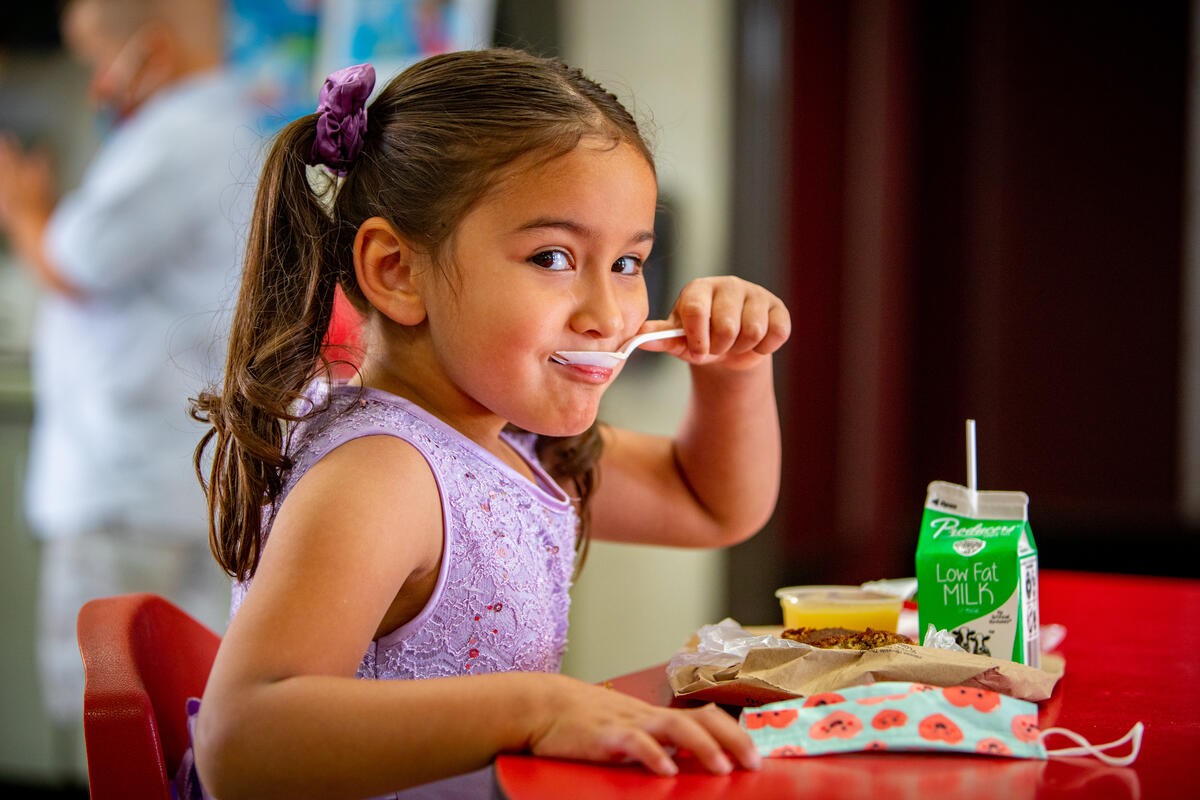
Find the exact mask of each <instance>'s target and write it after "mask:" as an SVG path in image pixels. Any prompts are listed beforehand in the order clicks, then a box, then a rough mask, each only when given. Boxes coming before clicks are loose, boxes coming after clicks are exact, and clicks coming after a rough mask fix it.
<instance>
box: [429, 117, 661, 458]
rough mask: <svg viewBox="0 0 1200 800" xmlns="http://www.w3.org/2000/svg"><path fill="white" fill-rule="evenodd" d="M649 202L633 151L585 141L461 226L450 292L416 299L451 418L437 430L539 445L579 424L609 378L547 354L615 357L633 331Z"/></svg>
mask: <svg viewBox="0 0 1200 800" xmlns="http://www.w3.org/2000/svg"><path fill="white" fill-rule="evenodd" d="M657 194H658V187H657V184H656V181H655V178H654V173H653V170H652V169H651V167H650V165H649V164H647V163H646V160H645V158H643V156H642V155H641V154H640V153H639V152H638V151H637V150H635V149H634V148H633V147H631V146H630V145H627V144H620V145H618V146H616V147H613V146H612V145H611V143H610V142H607V141H602V140H599V139H587V138H585V139H584V140H583V141H582V142H581V143H580V144H579V146H578V147H576V148H575V149H574V150H572V151H571V152H569V153H567V154H566V155H564V156H561V157H559V158H556V159H553V160H551V161H549V162H544V163H537V162H535V163H534V165H533V166H531V167H529V168H526V169H518V170H514V171H513V172H512V174H510V175H509V176H508V177H506V178H505V179H504V180H503V181H502V182H501V183H500V185H499V186H498V187H497V188H496V189H494V190H493V191H492V193H491V194H489V195H488V196H487V197H486V198H485V199H484V200H483V201H482V202H481V203H479V204H478V205H477V206H476V207H475V208H474V209H473V210H472V211H470V212H469V213H468V214H467V216H466V217H465V218H464V219H463V221H462V223H461V224H460V225H459V227H458V229H457V231H456V232H455V237H454V246H453V255H452V258H453V263H454V267H453V269H452V273H453V274H452V276H451V278H450V280H446V279H445V278H444V277H443V278H437V277H433V276H432V275H430V276H429V277H428V278H427V279H426V280H424V281H423V284H424V286H423V288H422V292H421V293H422V297H423V298H424V300H425V304H426V312H427V314H428V319H429V326H428V331H429V336H430V344H431V347H432V352H433V353H434V357H435V359H436V361H437V363H438V368H439V370H440V371H441V372H442V373H444V375H445V377H446V378H447V379H448V384H447V386H446V387H444V388H445V389H446V390H448V394H447V396H445V397H444V398H442V400H444V401H447V403H448V405H449V406H450V407H445V406H444V407H443V408H442V409H440V412H441V413H442V414H445V415H450V416H454V417H456V418H453V419H448V420H447V421H449V422H451V423H452V424H456V425H457V426H458V427H460V429H462V430H464V431H467V432H468V435H470V432H469V428H471V427H473V426H477V425H482V426H483V430H489V429H494V428H495V425H496V423H497V421H506V422H512V423H514V424H516V425H518V426H520V427H522V428H525V429H526V430H530V431H534V432H536V433H541V434H546V435H552V436H566V435H572V434H576V433H579V432H581V431H583V430H585V429H586V428H587V427H588V426H589V425H591V424H592V422H593V421H594V420H595V418H596V413H597V411H598V409H599V403H600V398H601V396H602V395H603V393H604V390H605V389H606V388H607V387H608V386H609V384H610V383H611V382H612V379H613V377H614V376H615V375H616V373H617V372H618V371H619V368H617V369H615V370H614V369H606V368H595V367H586V368H585V367H570V366H564V365H562V364H558V363H555V362H554V361H552V360H551V359H550V354H551V353H553V352H555V351H556V350H585V349H595V350H615V349H616V348H617V347H618V346H619V345H620V344H621V343H622V342H624V341H625V340H626V339H628V338H629V337H630V336H632V335H634V334H635V333H637V332H638V329H639V328H640V327H641V325H642V323H643V322H645V321H646V316H647V314H648V302H647V296H646V285H645V282H644V280H643V277H642V264H643V263H644V262H645V260H646V258H647V257H648V256H649V254H650V248H651V245H652V244H653V239H654V234H653V230H654V210H655V205H656V202H657ZM455 395H457V396H455ZM459 414H462V415H463V416H462V417H458V415H459ZM472 418H474V419H472Z"/></svg>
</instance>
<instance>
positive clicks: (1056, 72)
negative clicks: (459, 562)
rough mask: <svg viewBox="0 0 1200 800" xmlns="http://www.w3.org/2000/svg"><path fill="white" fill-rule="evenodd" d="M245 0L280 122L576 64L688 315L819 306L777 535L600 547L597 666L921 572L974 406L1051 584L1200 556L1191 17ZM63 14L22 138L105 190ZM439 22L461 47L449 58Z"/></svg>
mask: <svg viewBox="0 0 1200 800" xmlns="http://www.w3.org/2000/svg"><path fill="white" fill-rule="evenodd" d="M229 3H230V10H231V12H232V17H231V25H230V30H229V53H230V58H231V60H232V61H233V63H234V64H235V66H237V68H239V69H241V70H242V71H243V73H244V75H245V79H246V80H247V81H252V82H253V83H254V84H255V86H256V87H257V88H258V89H259V90H260V96H261V100H262V103H263V121H262V135H263V136H264V137H265V136H269V135H270V133H271V131H272V130H274V129H275V128H277V127H278V126H279V125H280V124H281V123H282V122H284V121H286V120H288V119H290V118H292V117H294V116H296V115H298V114H300V113H306V112H307V111H308V110H309V109H310V108H312V107H313V105H314V103H315V96H316V90H317V88H318V87H319V85H320V82H321V80H322V78H323V77H324V75H325V74H326V73H327V72H328V71H329V70H330V69H333V68H336V67H339V66H343V65H345V64H348V63H353V62H355V61H361V60H366V59H370V60H372V61H374V62H375V63H376V65H377V67H379V70H380V73H381V79H382V78H384V77H386V76H388V75H390V74H391V73H392V72H394V71H396V70H398V69H400V68H401V67H403V66H404V64H405V63H407V61H408V60H411V59H412V58H415V57H419V55H420V54H422V53H424V52H431V51H432V50H433V49H438V48H443V49H444V48H447V47H471V46H479V45H481V44H489V43H494V44H504V45H511V46H518V47H524V48H527V49H530V50H533V51H535V52H539V53H542V54H547V55H560V56H562V57H563V58H564V59H566V60H567V61H568V62H570V63H572V64H574V65H577V66H580V67H582V68H583V69H584V70H585V71H586V72H588V73H589V74H590V75H591V76H592V77H593V78H595V79H597V80H598V81H599V82H600V83H602V84H604V85H605V86H606V87H607V88H609V89H610V90H611V91H613V92H615V93H616V94H617V95H618V96H619V97H620V98H621V99H622V100H623V101H624V102H625V103H626V104H627V105H628V106H629V107H630V108H631V110H633V112H634V113H635V115H637V116H638V118H639V119H640V120H641V121H642V122H643V124H644V126H645V127H646V129H647V131H648V132H649V134H650V138H651V139H652V140H653V142H654V144H655V147H656V152H657V158H658V169H659V177H660V188H661V192H662V198H663V214H662V219H661V220H660V222H661V226H662V227H661V230H662V233H661V235H660V245H659V246H658V247H657V249H656V254H655V261H656V263H655V265H654V266H653V267H652V269H653V271H654V275H655V283H654V286H653V287H652V288H653V290H654V293H655V297H656V298H657V300H656V302H657V303H658V304H659V306H658V307H659V308H660V309H662V308H663V307H664V305H665V304H667V303H669V301H670V298H671V297H673V296H674V294H675V292H676V291H677V290H678V288H679V287H680V286H681V285H682V284H683V283H684V282H686V281H687V280H689V279H690V278H693V277H697V276H700V275H707V274H715V273H724V272H734V273H737V274H741V275H743V276H745V277H747V278H749V279H753V280H756V281H759V282H761V283H763V284H765V285H767V286H768V287H770V288H771V289H773V290H774V291H775V292H776V293H778V294H780V295H781V296H782V297H784V298H785V299H786V301H787V302H788V304H789V306H790V309H791V312H792V316H793V320H794V323H795V328H794V334H793V337H792V340H791V342H790V343H789V344H788V345H787V346H786V348H785V349H784V350H783V351H782V353H781V354H780V356H779V358H778V361H777V384H778V392H779V396H780V410H781V414H782V425H783V434H784V441H785V460H784V468H783V493H782V496H781V499H780V503H779V507H778V510H777V513H776V514H775V517H774V518H773V519H772V521H771V523H770V524H769V525H768V526H767V528H766V529H764V531H763V532H762V533H761V534H759V535H758V536H757V537H755V538H754V539H753V540H751V541H750V542H747V543H746V544H743V545H740V546H738V547H736V548H733V549H731V550H729V551H726V552H719V553H697V552H676V551H668V550H663V549H659V548H639V547H629V546H604V545H596V546H595V547H593V549H592V553H591V555H590V557H589V561H588V563H587V566H586V568H585V569H584V571H583V573H582V575H581V577H580V579H579V581H578V584H577V586H576V590H575V600H574V608H573V612H572V614H573V621H572V634H571V649H570V652H569V654H568V660H567V664H566V670H567V671H568V672H570V673H572V674H575V675H578V676H580V677H583V678H586V679H589V680H600V679H603V678H606V677H610V676H612V675H614V674H619V673H622V672H627V671H630V670H634V669H638V668H641V667H644V666H646V665H647V664H651V663H655V662H656V661H663V660H666V659H667V658H668V657H669V656H670V654H671V653H672V652H673V651H674V650H675V649H676V648H677V647H678V646H679V644H680V643H681V642H683V641H684V640H685V639H686V638H687V637H688V635H689V634H690V633H691V632H692V631H694V630H695V629H696V627H698V626H699V625H702V624H706V623H710V622H715V621H717V620H719V619H721V618H722V617H724V616H726V615H733V616H735V617H736V618H737V619H738V620H739V621H742V622H744V623H747V624H771V623H777V622H778V621H779V607H778V605H777V604H776V601H775V599H774V596H773V591H774V589H775V588H776V587H779V586H784V585H790V584H799V583H859V582H862V581H867V580H872V579H877V578H890V577H903V576H909V575H912V574H913V572H914V568H913V551H914V549H915V546H916V537H917V530H918V526H919V523H920V517H921V509H922V505H923V503H924V497H925V487H926V485H927V484H928V483H929V482H930V481H932V480H950V481H954V482H957V483H962V482H964V481H965V469H966V466H965V458H964V455H963V453H964V446H963V421H964V420H965V419H966V418H968V417H969V418H973V419H975V420H977V424H978V433H979V483H980V487H981V488H985V489H1006V490H1021V491H1025V492H1027V493H1028V494H1029V497H1030V518H1031V523H1032V528H1033V532H1034V535H1035V537H1036V539H1037V543H1038V547H1039V551H1040V553H1039V556H1040V563H1041V565H1042V567H1043V568H1066V569H1090V570H1100V571H1119V572H1135V573H1144V574H1154V575H1168V576H1172V575H1173V576H1193V577H1194V576H1196V575H1197V574H1198V573H1200V570H1198V569H1197V567H1196V565H1195V562H1193V561H1191V560H1190V559H1189V558H1188V557H1186V553H1188V552H1192V551H1191V547H1192V546H1194V544H1195V541H1196V534H1197V522H1198V520H1200V327H1198V326H1200V207H1198V206H1197V205H1196V203H1195V199H1196V189H1197V188H1200V160H1197V159H1196V157H1195V156H1196V154H1197V152H1198V151H1197V146H1196V141H1197V136H1198V134H1200V128H1197V125H1196V124H1195V120H1194V119H1193V118H1194V117H1195V115H1196V114H1197V113H1198V111H1200V104H1197V103H1196V102H1195V99H1194V95H1195V93H1196V91H1197V90H1196V86H1195V81H1194V78H1193V76H1194V74H1195V67H1194V65H1193V61H1194V60H1195V59H1196V42H1197V36H1196V32H1195V29H1196V25H1197V23H1198V21H1200V20H1198V17H1200V15H1197V14H1196V13H1195V12H1196V8H1195V4H1194V3H1193V2H1191V0H1159V2H1155V3H1152V4H1147V3H1140V2H1136V0H1122V1H1121V2H1116V1H1113V2H1088V3H1084V2H1066V0H1062V1H1060V2H1051V3H1046V2H1032V0H974V2H970V3H962V2H953V1H952V0H890V1H889V0H846V1H844V2H843V1H842V0H794V2H789V1H788V0H654V2H641V1H640V0H524V1H522V0H494V1H492V0H473V1H472V2H453V1H452V0H447V1H446V2H433V3H430V2H419V1H417V0H413V2H400V1H399V0H394V1H393V2H384V1H383V0H376V1H375V2H372V1H371V0H326V1H325V2H320V1H319V0H307V1H306V2H301V1H300V0H291V1H290V2H286V1H285V0H273V1H271V0H229ZM54 5H55V4H52V3H46V4H36V3H27V4H23V6H25V8H21V9H20V10H13V9H8V10H5V11H4V12H3V16H2V18H0V130H4V131H8V132H12V133H15V134H16V135H18V136H19V137H20V138H22V139H23V140H25V141H27V142H34V141H36V142H42V143H45V144H46V145H48V146H49V147H50V148H51V150H52V151H53V152H54V154H55V157H56V161H57V163H58V165H59V167H60V174H61V175H62V180H63V182H64V186H69V185H71V184H72V183H73V182H74V181H75V180H76V179H77V178H78V174H79V170H80V169H81V168H82V165H83V164H85V163H86V162H87V158H88V156H89V155H90V153H91V151H92V150H93V149H94V147H95V144H96V139H95V132H94V130H93V127H92V122H91V119H90V117H89V115H88V113H87V110H86V107H85V104H84V102H83V92H84V75H83V73H82V71H81V70H80V69H79V68H78V67H77V66H76V65H74V64H73V63H72V62H71V61H70V60H69V59H68V58H67V57H66V56H65V55H64V54H63V52H62V50H61V46H60V42H59V38H58V31H57V20H56V15H55V11H54ZM430 8H433V9H434V10H435V11H437V12H438V14H440V15H441V19H442V20H443V22H444V25H443V26H442V28H441V29H440V30H441V35H440V38H435V39H433V40H431V39H429V38H423V39H418V38H417V37H414V35H413V32H414V30H415V27H414V25H413V24H412V20H413V19H414V18H415V17H414V15H415V14H416V13H417V12H419V11H421V10H428V9H430ZM73 99H74V100H73ZM3 179H4V176H2V175H0V180H3ZM36 302H37V293H36V291H35V290H34V287H33V285H32V284H31V283H30V282H29V280H28V279H27V278H26V277H25V276H24V274H23V273H22V271H21V270H20V269H19V268H17V266H16V265H14V264H12V263H11V259H10V257H9V256H8V254H7V248H6V247H5V246H4V244H3V242H0V608H2V609H3V611H0V626H2V629H0V641H3V642H4V643H5V646H4V648H3V650H2V651H0V717H2V718H0V784H5V783H7V784H9V785H17V784H20V785H23V786H47V787H53V786H54V784H55V781H56V765H55V754H54V752H53V745H52V742H51V741H50V736H49V733H48V730H47V728H46V725H45V723H44V721H43V720H42V717H41V714H42V712H41V707H40V704H39V702H38V699H37V682H36V674H35V669H34V660H33V618H34V601H35V577H36V574H37V571H36V564H37V548H36V545H35V543H34V541H33V539H32V538H31V536H30V535H29V534H28V532H27V530H26V528H25V523H24V520H23V512H22V506H21V491H22V489H21V487H22V471H23V469H24V463H25V447H26V439H27V430H28V424H29V419H30V414H31V413H32V412H31V404H30V399H31V398H30V396H29V387H28V374H27V357H26V353H27V347H28V343H29V323H30V316H31V309H32V308H33V307H34V305H35V304H36ZM630 367H631V368H630V369H629V370H627V372H626V374H625V375H623V377H622V379H621V380H620V381H619V382H618V383H617V384H616V385H615V387H614V388H613V390H612V391H611V392H610V394H609V396H608V397H607V398H606V405H605V409H604V412H603V416H604V418H605V419H607V420H608V421H610V422H613V423H615V424H621V425H627V426H631V427H638V428H641V429H644V430H651V431H657V432H670V431H671V430H672V429H673V427H674V426H675V424H676V423H677V421H678V419H679V417H680V415H681V414H682V404H683V399H684V397H685V396H686V392H687V374H686V370H685V369H683V368H682V367H680V366H678V365H675V364H670V363H666V361H665V360H664V359H657V360H656V359H652V358H645V359H642V360H640V361H635V362H633V363H631V365H630ZM1047 621H1048V622H1053V620H1047Z"/></svg>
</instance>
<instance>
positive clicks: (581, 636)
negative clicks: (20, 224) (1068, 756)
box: [562, 0, 733, 681]
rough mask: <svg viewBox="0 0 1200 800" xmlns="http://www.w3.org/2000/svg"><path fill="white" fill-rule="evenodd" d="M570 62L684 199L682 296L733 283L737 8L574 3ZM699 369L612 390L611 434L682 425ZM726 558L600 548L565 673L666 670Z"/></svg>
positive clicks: (567, 5)
mask: <svg viewBox="0 0 1200 800" xmlns="http://www.w3.org/2000/svg"><path fill="white" fill-rule="evenodd" d="M562 8H563V28H564V30H563V49H562V55H563V58H564V60H566V61H567V62H568V63H570V64H572V65H573V66H577V67H580V68H582V69H583V70H584V72H585V73H587V74H588V75H589V76H590V77H591V78H593V79H595V80H597V81H598V82H599V83H600V84H601V85H603V86H604V87H605V88H606V89H608V90H609V91H611V92H613V93H614V94H616V95H617V97H619V98H620V99H621V101H622V102H624V103H625V105H626V107H628V108H629V109H630V110H631V111H632V112H633V113H634V115H635V116H636V117H637V119H638V121H639V122H640V123H642V124H643V126H644V128H645V129H646V130H647V131H648V133H649V134H650V138H651V142H652V144H653V145H654V147H655V155H656V161H657V166H658V175H659V185H660V190H661V191H662V192H664V193H669V194H670V195H671V197H672V198H673V200H674V201H675V211H676V223H677V225H678V236H679V242H678V245H677V248H676V253H677V258H676V261H675V266H674V268H675V269H677V270H678V271H679V272H678V273H677V275H676V280H675V283H676V284H677V285H676V286H673V287H672V291H675V290H677V289H678V285H681V284H682V282H683V281H684V280H686V279H689V278H694V277H698V276H702V275H712V274H720V273H727V272H730V271H731V270H730V267H729V265H728V264H726V263H725V258H726V254H727V252H728V248H727V246H726V243H727V239H728V227H729V226H728V219H729V197H728V195H729V191H728V189H729V159H730V136H731V120H730V117H731V106H732V98H731V96H730V87H731V84H732V76H733V62H732V58H733V55H732V53H733V35H732V29H733V5H732V2H730V1H729V0H654V2H644V1H643V0H563V4H562ZM687 392H688V376H687V369H686V367H684V366H683V365H682V364H679V362H673V363H668V360H667V359H661V363H656V364H654V366H653V369H648V370H645V371H644V372H643V371H636V372H635V371H630V372H629V373H627V374H626V375H623V376H622V377H621V378H620V380H618V381H617V383H616V384H615V385H614V386H613V388H612V389H611V390H610V391H609V394H608V396H607V397H606V399H605V405H604V408H603V410H602V413H601V416H602V418H603V419H604V420H606V421H607V422H610V423H612V424H615V425H621V426H625V427H631V428H637V429H639V430H645V431H650V432H654V433H670V432H672V431H673V430H674V428H675V426H676V425H677V423H678V421H679V419H680V417H681V415H682V411H683V403H684V400H685V399H686V397H687ZM724 563H725V560H724V554H723V553H720V552H697V551H680V550H670V549H665V548H651V547H636V546H629V545H608V544H604V543H596V544H594V545H593V546H592V551H591V554H590V556H589V557H588V562H587V565H586V567H585V568H584V570H583V573H582V575H581V576H580V579H579V581H578V583H577V585H576V588H575V591H574V594H573V610H572V615H571V617H572V619H571V644H570V651H569V652H568V654H567V659H566V663H565V664H564V669H565V671H566V672H568V673H569V674H572V675H576V676H578V677H580V678H583V679H585V680H592V681H598V680H601V679H604V678H608V677H612V676H615V675H619V674H623V673H626V672H630V671H633V670H636V669H640V668H642V667H645V666H648V665H650V664H653V663H655V662H657V661H665V660H666V659H667V658H669V657H670V655H671V653H673V652H674V651H675V650H676V649H677V648H678V647H679V645H680V644H681V643H683V642H684V641H686V640H687V638H688V637H689V636H690V635H691V633H692V632H693V631H694V630H695V629H696V628H697V627H699V626H700V625H704V624H706V623H710V622H716V621H717V620H718V619H719V616H718V615H720V614H722V613H723V609H724V608H725V606H726V596H727V588H726V585H725V579H724V572H725V570H724Z"/></svg>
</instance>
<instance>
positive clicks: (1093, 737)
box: [496, 554, 1200, 800]
mask: <svg viewBox="0 0 1200 800" xmlns="http://www.w3.org/2000/svg"><path fill="white" fill-rule="evenodd" d="M1181 557H1182V554H1181ZM1040 582H1041V616H1042V620H1043V622H1045V623H1059V624H1061V625H1064V626H1066V628H1067V638H1066V640H1065V641H1064V642H1063V644H1062V646H1061V647H1060V648H1059V652H1060V653H1062V655H1063V656H1064V657H1065V659H1066V673H1065V675H1064V676H1063V678H1062V679H1061V680H1060V681H1059V682H1058V685H1057V686H1056V687H1055V690H1054V694H1053V695H1052V696H1051V697H1050V699H1049V700H1046V701H1045V702H1043V703H1041V706H1040V713H1039V721H1040V723H1041V725H1042V727H1043V728H1048V727H1051V726H1061V727H1064V728H1069V729H1071V730H1073V731H1076V732H1077V733H1079V734H1081V735H1082V736H1084V737H1085V738H1087V739H1088V740H1089V741H1091V742H1092V743H1093V744H1102V743H1105V742H1111V741H1113V740H1116V739H1118V738H1120V737H1121V736H1123V735H1124V734H1125V732H1126V731H1128V730H1129V728H1130V727H1131V726H1132V725H1133V724H1134V723H1135V722H1137V721H1139V720H1140V721H1142V722H1143V723H1145V726H1146V730H1145V734H1144V737H1143V741H1142V750H1141V755H1140V757H1139V758H1138V760H1137V761H1136V762H1135V763H1134V764H1132V765H1131V766H1128V767H1110V766H1106V765H1104V764H1102V763H1100V762H1099V761H1097V760H1095V759H1092V758H1086V759H1083V758H1072V759H1051V760H1050V761H1032V760H1017V759H1004V758H991V757H985V756H967V755H963V756H958V755H930V754H907V755H906V754H899V753H893V754H886V755H885V754H867V753H862V754H854V755H840V756H824V757H816V758H790V759H779V758H769V759H764V766H763V768H762V770H761V771H758V772H747V771H740V770H739V771H737V772H735V773H734V774H732V775H728V776H714V775H708V774H706V773H704V772H702V771H701V770H700V769H699V768H698V767H697V766H696V765H695V764H693V763H688V762H684V763H683V764H682V765H681V767H682V769H681V772H680V774H679V775H678V776H676V777H673V778H660V777H656V776H654V775H651V774H650V773H648V772H646V771H644V770H642V769H641V768H639V767H635V766H619V767H614V766H603V765H598V764H587V763H579V762H573V761H557V760H553V759H545V758H537V757H535V756H527V755H508V756H501V757H500V758H499V759H497V761H496V780H497V784H498V785H499V787H500V790H501V792H502V793H503V794H504V795H505V796H507V797H508V798H510V800H534V799H536V798H545V799H546V800H549V799H550V798H556V799H557V798H562V797H569V798H570V800H593V799H594V798H617V797H619V798H639V797H648V798H663V799H665V798H688V800H704V799H705V798H714V799H715V798H728V797H753V798H809V797H811V798H821V800H835V799H836V798H855V799H856V800H857V798H864V797H866V798H872V800H888V799H889V798H917V799H919V800H946V799H948V798H958V797H963V798H966V797H969V798H972V799H973V800H1015V799H1017V798H1058V797H1073V798H1087V799H1088V800H1092V798H1129V799H1130V800H1151V799H1152V798H1159V797H1163V798H1176V797H1198V796H1200V786H1198V785H1197V783H1196V779H1200V580H1184V579H1178V578H1150V577H1138V576H1128V575H1106V574H1098V573H1095V574H1093V573H1078V572H1060V571H1049V570H1046V571H1043V572H1042V574H1041V581H1040ZM664 667H665V665H657V666H654V667H651V668H649V669H646V670H643V671H641V672H635V673H633V674H631V675H626V676H624V677H621V678H616V679H614V680H613V681H612V684H613V686H614V688H616V689H619V690H621V691H624V692H627V693H629V694H631V695H634V696H637V697H641V698H643V699H645V700H648V701H650V702H652V703H657V704H660V705H667V704H670V703H672V696H671V691H670V688H669V687H668V686H667V682H666V672H665V668H664ZM1070 745H1071V743H1070V742H1069V741H1067V740H1066V739H1064V738H1062V737H1052V738H1051V739H1050V740H1049V746H1050V747H1051V748H1054V747H1067V746H1070ZM1124 752H1126V751H1124V750H1123V751H1119V752H1118V753H1115V754H1124Z"/></svg>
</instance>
